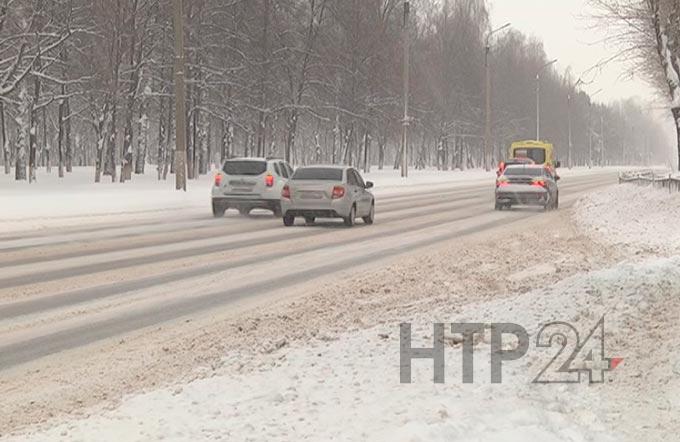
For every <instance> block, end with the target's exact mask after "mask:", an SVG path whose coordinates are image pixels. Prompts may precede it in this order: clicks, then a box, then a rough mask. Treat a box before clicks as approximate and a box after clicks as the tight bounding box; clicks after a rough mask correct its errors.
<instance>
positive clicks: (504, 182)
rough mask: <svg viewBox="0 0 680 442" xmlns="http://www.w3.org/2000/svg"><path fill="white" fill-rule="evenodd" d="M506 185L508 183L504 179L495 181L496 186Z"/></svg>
mask: <svg viewBox="0 0 680 442" xmlns="http://www.w3.org/2000/svg"><path fill="white" fill-rule="evenodd" d="M508 185H510V183H508V182H507V181H505V180H498V181H496V187H505V186H508Z"/></svg>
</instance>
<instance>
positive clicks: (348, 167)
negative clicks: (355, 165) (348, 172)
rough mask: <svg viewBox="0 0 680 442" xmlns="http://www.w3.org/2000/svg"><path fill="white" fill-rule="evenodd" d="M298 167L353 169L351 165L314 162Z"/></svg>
mask: <svg viewBox="0 0 680 442" xmlns="http://www.w3.org/2000/svg"><path fill="white" fill-rule="evenodd" d="M298 169H337V170H345V169H352V167H351V166H339V165H337V164H328V165H326V164H314V165H312V166H300V167H298Z"/></svg>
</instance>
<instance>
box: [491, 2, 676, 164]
mask: <svg viewBox="0 0 680 442" xmlns="http://www.w3.org/2000/svg"><path fill="white" fill-rule="evenodd" d="M490 3H491V23H492V26H493V27H494V28H497V27H500V26H502V25H504V24H505V23H508V22H509V23H511V25H512V27H513V28H514V29H517V30H519V31H521V32H522V33H524V34H526V35H529V36H533V37H536V38H537V39H539V40H541V41H542V42H543V46H544V48H545V51H546V53H547V56H548V58H549V59H553V58H557V59H558V63H557V69H559V71H560V72H562V73H563V72H564V71H565V70H566V69H567V68H568V67H571V70H572V73H573V76H574V78H575V79H577V78H579V76H580V75H581V74H582V73H583V72H585V71H587V70H588V69H590V68H591V67H593V66H595V65H597V64H598V62H599V61H601V60H603V59H607V58H609V57H611V55H612V54H614V53H615V51H616V49H615V48H613V47H611V44H607V43H606V42H604V39H605V37H606V32H605V30H598V29H597V28H594V27H593V24H594V23H593V20H592V19H589V15H590V14H591V12H592V7H591V6H589V5H588V0H490ZM625 71H626V69H625V66H622V65H621V64H620V63H610V64H609V65H607V66H606V67H604V68H603V69H602V70H601V71H600V72H597V71H594V72H592V73H591V74H590V75H589V77H590V78H588V80H589V81H590V80H593V83H592V84H589V85H586V86H583V87H582V88H583V90H585V91H586V92H588V93H590V94H592V93H594V92H596V91H598V90H599V89H602V91H601V92H600V93H598V95H597V96H596V97H595V101H603V102H610V101H614V100H618V99H624V98H638V99H640V101H641V102H642V103H644V104H646V105H647V106H649V109H650V111H651V112H652V114H653V115H654V116H655V117H656V119H657V120H658V121H659V122H661V123H662V125H663V128H664V131H665V132H666V137H667V140H668V145H669V146H673V145H674V144H675V132H674V127H673V124H672V120H671V118H670V113H669V112H668V111H667V109H666V108H665V104H664V103H663V102H662V101H663V100H660V99H659V97H658V95H656V94H655V91H654V90H653V89H652V88H651V87H650V86H649V85H648V84H647V83H646V82H645V81H644V80H643V79H641V78H639V77H638V78H635V77H632V78H631V77H630V76H628V77H627V78H625V77H622V73H624V72H625ZM644 104H643V105H644ZM669 155H670V157H672V158H675V154H674V153H672V152H671V153H669ZM672 161H673V162H674V163H675V160H672Z"/></svg>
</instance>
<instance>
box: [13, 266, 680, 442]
mask: <svg viewBox="0 0 680 442" xmlns="http://www.w3.org/2000/svg"><path fill="white" fill-rule="evenodd" d="M679 286H680V258H666V259H653V260H649V261H647V262H643V263H636V264H634V265H633V264H622V265H619V266H616V267H614V268H612V269H609V270H604V271H600V272H595V273H587V274H580V275H576V276H574V277H571V278H568V279H566V280H564V281H562V282H560V283H558V284H556V285H555V286H553V287H551V288H549V289H545V290H537V291H532V292H528V293H526V294H524V295H520V296H517V297H514V298H509V299H507V298H506V299H498V300H494V301H489V302H483V303H478V304H473V305H470V306H467V307H465V308H463V309H462V310H461V311H457V309H456V306H449V307H447V308H440V309H438V310H436V311H427V312H426V311H423V312H421V313H420V314H419V315H418V316H417V317H412V318H404V320H405V321H409V322H412V323H413V324H414V331H413V336H414V342H413V346H414V347H419V346H423V347H425V346H428V347H429V346H431V345H432V337H431V336H432V323H434V322H446V323H449V322H482V323H490V322H513V323H517V324H520V325H522V326H524V327H525V328H526V329H527V330H528V331H529V332H530V333H531V334H532V339H531V343H532V344H531V345H530V350H529V354H528V355H527V357H526V358H524V359H523V360H522V361H520V362H506V363H505V365H504V371H503V374H504V378H503V384H501V385H492V384H490V383H489V369H488V360H489V350H488V347H489V346H488V343H489V336H488V333H487V336H486V337H485V338H484V340H483V341H482V342H479V343H477V345H476V348H475V384H472V385H464V384H462V382H461V373H460V366H461V359H460V353H461V352H460V347H459V346H451V347H449V346H447V350H446V351H447V353H446V357H447V364H446V383H445V384H443V385H434V384H433V383H432V362H431V361H416V362H414V363H413V368H414V377H413V379H414V383H413V384H410V385H405V384H400V383H399V332H398V324H397V323H393V324H385V325H382V326H379V327H375V328H371V329H368V330H362V331H355V332H351V333H346V334H344V335H341V336H340V338H339V339H338V340H331V341H329V340H324V339H319V340H317V341H315V342H314V343H313V344H312V345H310V346H298V347H293V348H285V347H284V348H282V349H280V350H278V351H275V352H273V353H271V354H265V355H259V356H257V358H258V359H257V360H256V361H255V366H256V367H257V368H256V369H255V370H253V371H249V372H246V373H240V367H242V365H243V362H244V361H243V355H241V354H228V355H227V356H226V357H225V362H226V363H225V368H223V369H221V370H222V371H221V372H218V374H217V375H216V376H214V377H211V378H207V379H203V380H198V381H195V382H193V383H190V384H187V385H183V386H177V387H175V388H169V389H161V390H157V391H151V392H148V393H145V394H141V395H136V396H130V397H128V398H127V399H126V400H124V401H123V403H122V405H121V406H120V407H118V408H116V409H114V410H107V411H101V412H95V413H93V414H91V415H90V416H89V417H87V418H85V419H82V420H73V421H70V422H67V423H64V424H62V425H59V426H56V427H53V428H50V429H47V430H44V431H40V430H39V431H35V432H34V433H31V434H27V435H24V436H20V437H16V438H8V439H7V440H8V441H42V440H51V441H60V440H62V441H67V440H68V441H70V440H97V441H109V440H110V441H119V440H125V441H151V440H166V441H168V440H170V441H189V440H244V441H245V440H253V441H255V440H268V441H289V440H303V439H309V440H353V441H354V440H390V441H392V440H394V441H438V440H441V441H444V440H446V441H510V442H512V441H524V440H541V441H608V440H631V437H630V436H629V435H628V432H629V431H635V429H637V428H640V427H644V426H646V425H651V424H652V423H653V422H654V419H657V418H658V415H659V413H662V412H661V411H659V410H660V408H659V407H657V404H656V403H655V402H654V401H656V400H659V398H660V397H662V398H663V397H664V396H667V397H673V395H674V392H673V391H665V390H664V389H665V388H667V387H668V382H669V380H670V377H671V376H672V374H671V370H670V368H669V367H666V366H665V365H668V364H672V363H673V362H674V361H672V360H671V361H666V364H665V365H663V361H662V360H647V361H645V362H646V363H647V364H651V365H652V366H655V365H659V364H661V368H662V372H663V373H665V376H667V378H666V379H661V381H662V382H661V384H660V385H661V387H662V388H660V389H659V390H658V391H656V390H654V385H645V388H646V389H647V393H648V394H646V395H644V396H642V397H632V396H625V399H626V400H627V401H628V402H626V403H622V402H621V400H620V399H621V398H618V399H617V397H616V394H617V393H619V391H623V392H624V393H625V391H624V390H623V387H622V384H624V385H623V386H624V387H625V384H626V382H629V381H630V379H631V378H634V373H635V372H634V370H637V369H640V367H639V366H636V364H638V363H640V361H642V359H641V358H640V357H639V356H640V355H637V354H635V347H634V346H636V345H637V346H642V347H644V348H647V349H650V348H656V347H658V343H655V342H653V341H648V342H645V341H644V339H643V338H641V337H639V336H635V339H633V338H634V336H633V335H632V333H633V332H634V330H632V328H631V327H632V324H638V323H642V322H644V318H645V316H647V315H654V314H655V309H656V308H659V307H662V308H665V307H664V306H665V305H667V304H668V303H669V301H671V302H672V301H673V299H674V297H675V298H677V296H678V293H677V287H679ZM405 302H406V301H405ZM604 314H606V328H607V336H609V338H608V339H607V348H606V350H605V351H606V353H607V354H606V355H605V356H607V357H615V356H625V357H626V361H629V360H630V362H628V364H626V363H624V365H623V366H621V368H618V369H617V370H616V371H614V372H611V373H608V374H607V375H606V376H608V378H609V379H610V380H611V381H612V383H611V384H605V385H600V386H588V385H585V384H571V385H566V384H562V385H536V384H532V383H531V381H532V379H533V378H534V377H535V376H536V375H537V373H538V372H539V370H540V369H541V368H542V367H543V366H545V365H546V364H547V362H548V361H549V359H550V358H551V357H552V356H553V355H554V354H555V353H556V351H557V348H551V349H538V348H536V347H535V345H534V342H535V335H534V334H535V332H536V330H537V329H538V327H539V326H540V325H541V324H543V323H546V322H549V321H553V320H562V321H567V322H570V323H572V324H574V326H575V327H576V328H577V329H578V330H579V331H581V332H582V333H583V334H585V333H586V332H587V331H589V330H590V329H591V328H592V327H594V325H595V324H596V323H597V321H598V320H599V319H600V317H601V316H602V315H604ZM669 345H670V346H671V347H673V346H675V347H677V345H676V344H672V343H669ZM673 350H677V348H668V349H667V351H664V352H663V353H664V354H663V355H662V356H664V357H666V356H667V355H668V351H670V354H673ZM633 361H636V362H635V363H633ZM632 402H635V403H632ZM626 408H631V409H634V410H636V411H635V416H636V420H625V419H624V420H622V419H619V418H618V416H619V415H620V413H621V412H622V409H623V410H624V411H625V409H626ZM666 431H671V429H670V428H668V429H666ZM647 440H653V439H652V438H647Z"/></svg>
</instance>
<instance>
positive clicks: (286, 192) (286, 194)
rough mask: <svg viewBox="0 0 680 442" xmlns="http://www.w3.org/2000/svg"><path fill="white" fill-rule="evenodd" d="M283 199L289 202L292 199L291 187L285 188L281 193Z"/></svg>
mask: <svg viewBox="0 0 680 442" xmlns="http://www.w3.org/2000/svg"><path fill="white" fill-rule="evenodd" d="M281 198H285V199H287V200H289V199H290V187H288V186H287V185H286V186H283V190H282V191H281Z"/></svg>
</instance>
